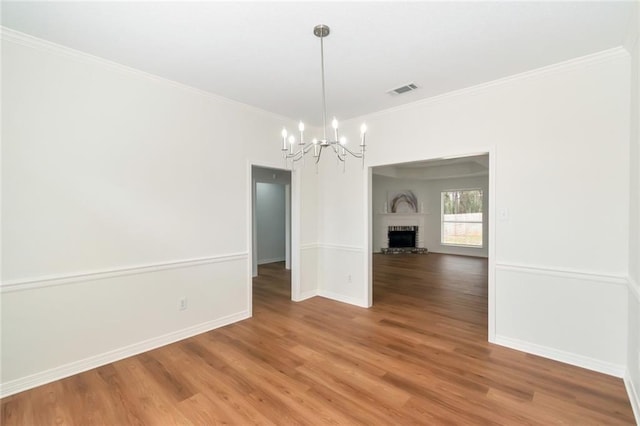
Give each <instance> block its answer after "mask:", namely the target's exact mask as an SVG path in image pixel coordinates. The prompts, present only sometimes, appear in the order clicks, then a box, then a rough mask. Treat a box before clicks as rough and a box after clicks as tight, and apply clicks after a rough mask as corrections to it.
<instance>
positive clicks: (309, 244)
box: [300, 243, 320, 250]
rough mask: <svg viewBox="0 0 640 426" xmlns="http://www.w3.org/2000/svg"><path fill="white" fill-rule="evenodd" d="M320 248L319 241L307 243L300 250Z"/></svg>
mask: <svg viewBox="0 0 640 426" xmlns="http://www.w3.org/2000/svg"><path fill="white" fill-rule="evenodd" d="M318 248H320V244H318V243H307V244H302V245H301V246H300V250H314V249H318Z"/></svg>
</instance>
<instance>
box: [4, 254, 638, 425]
mask: <svg viewBox="0 0 640 426" xmlns="http://www.w3.org/2000/svg"><path fill="white" fill-rule="evenodd" d="M259 272H260V277H259V278H258V279H256V280H255V282H254V299H253V300H254V316H253V318H252V319H249V320H246V321H242V322H240V323H236V324H233V325H231V326H227V327H223V328H220V329H217V330H214V331H211V332H209V333H205V334H201V335H199V336H196V337H193V338H190V339H187V340H183V341H181V342H179V343H176V344H173V345H169V346H165V347H163V348H160V349H157V350H153V351H150V352H147V353H145V354H142V355H138V356H135V357H132V358H128V359H125V360H122V361H119V362H115V363H112V364H108V365H105V366H103V367H100V368H97V369H94V370H91V371H88V372H85V373H82V374H79V375H76V376H73V377H70V378H67V379H64V380H60V381H57V382H54V383H51V384H48V385H45V386H41V387H39V388H36V389H33V390H30V391H27V392H23V393H20V394H17V395H13V396H10V397H7V398H5V399H4V400H2V424H3V425H5V426H9V425H53V424H67V425H129V424H135V425H170V424H197V425H209V424H237V425H247V424H279V425H289V424H310V425H317V424H325V423H334V424H345V425H352V424H366V425H408V424H432V425H440V424H505V425H520V424H540V425H549V424H570V425H589V424H635V422H634V419H633V414H632V412H631V407H630V405H629V401H628V398H627V396H626V392H625V389H624V385H623V383H622V381H621V380H620V379H616V378H613V377H609V376H605V375H601V374H597V373H594V372H591V371H587V370H583V369H580V368H576V367H571V366H567V365H564V364H560V363H557V362H554V361H550V360H546V359H543V358H539V357H536V356H531V355H526V354H524V353H522V352H517V351H513V350H509V349H506V348H502V347H500V346H495V345H491V344H489V343H487V263H486V260H483V259H478V258H471V257H461V256H447V255H437V254H429V255H426V256H425V255H411V254H407V255H393V256H382V255H375V256H374V274H375V281H374V282H375V287H374V306H373V308H371V309H362V308H357V307H353V306H350V305H346V304H342V303H338V302H333V301H330V300H327V299H323V298H320V297H316V298H313V299H309V300H307V301H304V302H300V303H293V302H290V301H289V298H290V290H289V287H290V284H289V277H288V274H287V273H286V272H285V271H284V269H283V265H282V264H271V265H265V266H263V267H261V268H260V271H259Z"/></svg>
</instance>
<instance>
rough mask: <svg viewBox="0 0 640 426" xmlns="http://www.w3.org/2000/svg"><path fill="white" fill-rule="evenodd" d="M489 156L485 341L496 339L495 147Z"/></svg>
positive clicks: (489, 151)
mask: <svg viewBox="0 0 640 426" xmlns="http://www.w3.org/2000/svg"><path fill="white" fill-rule="evenodd" d="M487 152H488V154H489V188H488V189H489V208H488V209H487V221H489V228H488V230H487V232H488V233H489V234H488V235H487V245H488V247H487V262H488V265H487V266H488V272H487V275H488V276H487V340H488V341H489V342H491V343H494V342H495V339H496V305H497V303H496V218H497V217H498V216H497V215H496V181H497V173H496V171H497V166H496V164H497V162H496V161H497V157H496V154H497V148H496V146H495V145H493V146H491V147H489V149H488V150H487Z"/></svg>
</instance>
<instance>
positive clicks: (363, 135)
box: [360, 123, 367, 146]
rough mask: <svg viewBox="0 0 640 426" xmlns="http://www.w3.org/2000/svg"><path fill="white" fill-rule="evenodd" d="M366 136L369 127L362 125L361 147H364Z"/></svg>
mask: <svg viewBox="0 0 640 426" xmlns="http://www.w3.org/2000/svg"><path fill="white" fill-rule="evenodd" d="M366 134H367V125H366V124H364V123H362V126H360V146H364V139H365V135H366Z"/></svg>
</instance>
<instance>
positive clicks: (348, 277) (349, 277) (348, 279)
mask: <svg viewBox="0 0 640 426" xmlns="http://www.w3.org/2000/svg"><path fill="white" fill-rule="evenodd" d="M347 282H348V283H349V284H351V274H349V275H347Z"/></svg>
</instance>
